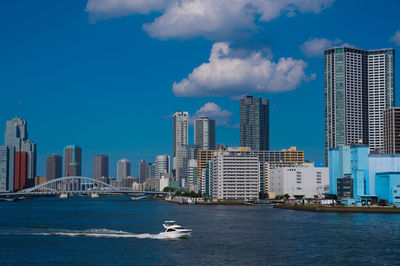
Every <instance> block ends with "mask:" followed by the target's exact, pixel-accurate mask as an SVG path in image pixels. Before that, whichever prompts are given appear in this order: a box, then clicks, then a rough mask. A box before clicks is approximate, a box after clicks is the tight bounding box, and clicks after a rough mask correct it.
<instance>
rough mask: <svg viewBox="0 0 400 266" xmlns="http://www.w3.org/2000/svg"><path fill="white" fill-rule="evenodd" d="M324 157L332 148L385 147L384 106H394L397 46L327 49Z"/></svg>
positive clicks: (373, 150)
mask: <svg viewBox="0 0 400 266" xmlns="http://www.w3.org/2000/svg"><path fill="white" fill-rule="evenodd" d="M324 55H325V58H324V69H325V73H324V75H325V84H324V87H325V156H326V157H325V160H326V164H327V162H328V157H327V156H328V150H329V148H337V147H339V146H342V145H351V144H353V143H358V142H361V141H362V142H363V143H364V144H369V145H370V148H371V151H372V152H379V151H380V150H381V149H382V148H383V110H385V109H387V108H389V107H392V106H394V73H393V72H394V71H393V70H394V49H380V50H361V49H355V48H348V47H335V48H330V49H326V50H325V51H324Z"/></svg>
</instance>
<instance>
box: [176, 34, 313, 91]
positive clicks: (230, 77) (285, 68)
mask: <svg viewBox="0 0 400 266" xmlns="http://www.w3.org/2000/svg"><path fill="white" fill-rule="evenodd" d="M234 54H235V53H234V51H233V50H231V48H230V47H229V44H228V43H226V42H218V43H215V44H214V45H213V47H212V50H211V55H210V58H209V62H207V63H203V64H202V65H200V66H199V67H197V68H195V69H194V70H193V72H192V73H190V74H189V76H188V77H187V78H184V79H183V80H181V81H180V82H174V84H173V91H174V93H175V95H176V96H180V97H208V96H237V95H241V94H245V93H250V92H256V93H266V92H282V91H291V90H294V89H295V88H296V87H298V86H299V85H300V83H301V82H302V81H304V80H309V79H314V78H315V75H311V76H310V77H308V76H307V75H306V74H305V73H304V69H305V68H306V67H307V63H306V62H304V61H303V60H295V59H293V58H291V57H288V58H283V57H282V58H280V59H279V60H278V62H273V61H272V60H271V59H270V58H269V57H268V56H266V55H264V54H263V53H262V52H260V51H253V52H251V53H250V54H249V55H248V56H245V57H234V56H233V55H234Z"/></svg>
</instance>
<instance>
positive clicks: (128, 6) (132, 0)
mask: <svg viewBox="0 0 400 266" xmlns="http://www.w3.org/2000/svg"><path fill="white" fill-rule="evenodd" d="M168 2H169V1H168V0H88V3H87V5H86V9H85V10H86V11H87V12H89V14H90V16H91V18H92V19H93V20H98V19H106V18H110V17H120V16H126V15H131V14H149V13H151V12H153V11H162V10H164V8H165V7H166V5H167V3H168Z"/></svg>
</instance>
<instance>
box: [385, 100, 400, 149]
mask: <svg viewBox="0 0 400 266" xmlns="http://www.w3.org/2000/svg"><path fill="white" fill-rule="evenodd" d="M383 152H384V153H386V154H400V107H391V108H388V109H386V110H385V111H383Z"/></svg>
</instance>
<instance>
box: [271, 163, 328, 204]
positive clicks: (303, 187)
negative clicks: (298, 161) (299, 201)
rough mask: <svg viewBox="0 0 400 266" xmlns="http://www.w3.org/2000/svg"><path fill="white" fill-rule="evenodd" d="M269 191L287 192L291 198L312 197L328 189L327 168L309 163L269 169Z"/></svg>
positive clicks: (282, 193)
mask: <svg viewBox="0 0 400 266" xmlns="http://www.w3.org/2000/svg"><path fill="white" fill-rule="evenodd" d="M269 181H270V182H269V183H270V188H269V189H270V191H271V192H274V193H275V195H284V194H289V195H290V197H291V198H314V196H315V195H318V196H319V197H321V196H322V193H325V192H328V191H329V170H328V168H327V167H314V166H313V165H311V164H307V165H304V166H298V167H279V168H272V169H271V170H270V180H269Z"/></svg>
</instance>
